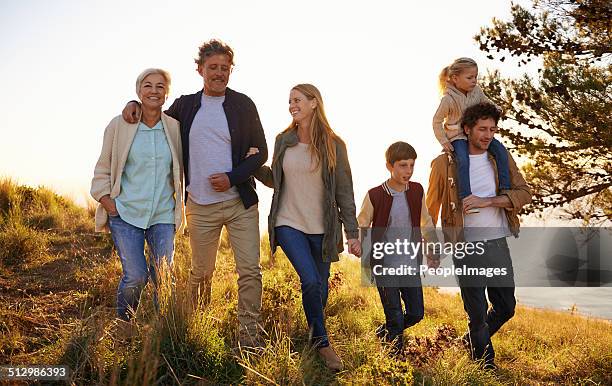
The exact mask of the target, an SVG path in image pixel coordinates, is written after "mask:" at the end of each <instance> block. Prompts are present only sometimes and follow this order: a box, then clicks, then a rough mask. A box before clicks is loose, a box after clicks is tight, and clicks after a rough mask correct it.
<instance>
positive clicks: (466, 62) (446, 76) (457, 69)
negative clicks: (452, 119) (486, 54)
mask: <svg viewBox="0 0 612 386" xmlns="http://www.w3.org/2000/svg"><path fill="white" fill-rule="evenodd" d="M472 67H476V68H478V64H477V63H476V61H475V60H474V59H472V58H459V59H455V61H454V62H452V63H451V64H450V65H448V66H446V67H444V68H443V69H442V71H440V76H439V77H438V82H439V87H440V93H441V94H444V92H445V91H446V83H447V82H450V78H451V76H453V75H459V74H461V72H463V70H466V69H468V68H472Z"/></svg>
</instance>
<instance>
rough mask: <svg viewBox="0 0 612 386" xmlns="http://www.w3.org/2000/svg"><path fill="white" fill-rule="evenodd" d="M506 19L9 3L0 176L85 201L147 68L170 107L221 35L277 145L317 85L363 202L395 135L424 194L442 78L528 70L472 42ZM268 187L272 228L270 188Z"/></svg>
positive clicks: (482, 4)
mask: <svg viewBox="0 0 612 386" xmlns="http://www.w3.org/2000/svg"><path fill="white" fill-rule="evenodd" d="M519 3H525V2H524V1H520V2H519ZM509 14H510V2H509V1H490V0H477V1H462V2H458V1H450V0H449V1H426V2H411V1H387V0H379V1H368V2H363V1H350V2H349V1H318V0H312V1H308V2H285V1H261V2H255V1H242V0H237V1H232V2H220V1H215V2H211V1H197V2H196V1H172V2H170V1H129V2H125V1H122V2H120V1H104V2H102V1H64V0H56V1H52V2H50V1H43V0H40V1H35V0H24V1H19V2H2V4H1V5H0V36H2V39H1V40H0V56H1V57H2V59H3V60H2V61H0V73H1V74H3V87H2V90H3V92H1V93H0V109H1V111H2V116H3V119H2V120H1V121H0V176H10V177H12V178H14V179H15V180H16V181H17V182H19V183H24V184H29V185H33V186H37V185H45V186H48V187H51V188H52V189H54V190H56V191H58V192H60V193H62V194H64V195H67V196H70V197H72V198H74V199H76V200H77V202H79V203H81V204H84V203H85V202H86V199H88V196H89V195H88V191H89V186H90V182H91V178H92V176H93V169H94V165H95V163H96V161H97V158H98V156H99V153H100V149H101V145H102V135H103V132H104V128H105V127H106V125H107V124H108V122H109V121H110V120H111V119H112V118H113V117H114V116H116V115H118V114H120V113H121V110H122V108H123V106H124V105H125V103H126V102H127V101H129V100H131V99H136V94H135V90H134V83H135V80H136V77H137V76H138V74H139V73H140V72H141V71H142V70H144V69H145V68H149V67H161V68H164V69H166V70H168V71H169V72H170V73H171V74H172V90H171V94H170V96H169V98H168V102H167V104H166V107H167V106H169V105H170V104H171V102H172V101H173V100H174V98H176V97H178V96H180V95H182V94H191V93H194V92H196V91H198V90H200V89H201V88H202V84H203V82H202V78H201V77H200V76H199V75H198V74H197V72H196V70H195V64H194V61H193V58H194V57H195V56H196V54H197V48H198V46H199V45H200V44H201V43H202V42H203V41H206V40H208V39H210V38H220V39H222V40H224V41H225V42H226V43H228V44H229V45H230V46H231V47H233V49H234V52H235V55H236V56H235V61H236V67H235V69H234V72H233V74H232V75H231V78H230V82H229V87H231V88H233V89H235V90H237V91H240V92H243V93H245V94H247V95H248V96H250V97H251V98H252V99H253V101H254V102H255V104H256V105H257V108H258V111H259V115H260V118H261V121H262V123H263V126H264V129H265V133H266V137H267V140H268V146H269V149H270V150H272V148H273V145H274V137H275V136H276V134H277V133H278V132H280V131H281V130H283V129H284V128H285V127H287V125H288V124H289V122H290V115H289V113H288V95H289V90H290V89H291V87H292V86H293V85H295V84H298V83H312V84H314V85H316V86H317V87H318V88H319V90H320V91H321V93H322V95H323V99H324V103H325V108H326V111H327V116H328V119H329V121H330V123H331V125H332V127H333V128H334V130H335V131H336V132H337V133H338V134H339V135H340V136H341V137H342V138H343V139H344V140H345V142H346V143H347V147H348V152H349V160H350V163H351V168H352V172H353V182H354V187H355V201H356V204H357V208H359V207H360V205H361V201H362V199H363V197H364V195H365V193H366V192H367V190H368V189H369V188H371V187H373V186H376V185H378V184H380V183H381V182H382V181H384V180H385V179H386V178H387V177H388V175H387V171H386V169H385V160H384V152H385V149H386V148H387V147H388V146H389V145H390V144H391V143H393V142H395V141H399V140H403V141H406V142H409V143H410V144H412V145H413V146H414V147H415V149H416V150H417V153H418V158H417V161H416V166H415V173H414V176H413V180H414V181H417V182H421V183H422V184H423V185H424V186H425V188H427V179H428V175H429V164H430V162H431V160H432V159H433V158H435V157H436V156H437V155H438V154H439V153H440V150H441V147H440V145H439V144H438V142H437V141H436V139H435V137H434V135H433V131H432V128H431V119H432V116H433V113H434V112H435V110H436V108H437V106H438V102H439V98H440V96H439V94H438V89H437V77H438V73H439V72H440V70H441V69H442V68H443V67H444V66H445V65H447V64H449V63H450V62H452V61H453V60H454V59H455V58H457V57H460V56H469V57H472V58H474V59H475V60H476V61H477V62H478V63H479V68H480V72H481V73H485V72H486V71H487V70H492V69H499V70H500V71H501V72H502V74H503V75H506V76H520V75H521V74H522V73H523V72H524V71H525V69H524V68H518V66H517V65H516V62H513V61H512V60H507V61H506V62H505V63H503V65H502V63H500V62H498V61H491V60H489V59H487V58H486V54H485V53H483V52H480V51H479V50H478V47H477V45H476V43H475V41H474V40H473V36H474V35H476V34H477V33H478V31H479V30H480V28H481V27H483V26H487V25H491V20H492V18H493V17H497V18H500V19H503V20H507V19H509ZM270 157H271V155H270ZM268 162H269V161H268ZM258 192H259V196H260V198H261V204H260V217H261V219H262V221H261V222H262V224H263V223H264V221H265V218H266V217H267V213H268V211H269V205H270V199H271V195H272V193H271V191H270V190H268V189H267V188H266V187H264V186H263V185H258Z"/></svg>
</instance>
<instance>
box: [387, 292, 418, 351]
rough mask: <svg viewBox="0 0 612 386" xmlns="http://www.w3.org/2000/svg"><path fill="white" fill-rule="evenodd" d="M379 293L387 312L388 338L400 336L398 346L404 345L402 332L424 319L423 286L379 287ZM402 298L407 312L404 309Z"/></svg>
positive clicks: (391, 339)
mask: <svg viewBox="0 0 612 386" xmlns="http://www.w3.org/2000/svg"><path fill="white" fill-rule="evenodd" d="M378 294H379V295H380V301H381V302H382V305H383V310H384V312H385V320H386V322H385V330H386V331H385V332H386V339H387V340H388V341H389V342H392V341H393V340H395V339H396V338H398V340H397V342H396V343H395V344H396V347H397V348H401V347H402V334H403V332H404V330H405V329H406V328H408V327H412V326H414V325H415V324H417V323H418V322H420V321H421V320H422V319H423V314H424V313H425V309H424V306H423V288H422V287H416V286H415V287H378ZM402 300H403V301H404V306H405V308H406V312H405V313H404V312H403V311H402Z"/></svg>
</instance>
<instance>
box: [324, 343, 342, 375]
mask: <svg viewBox="0 0 612 386" xmlns="http://www.w3.org/2000/svg"><path fill="white" fill-rule="evenodd" d="M319 356H320V357H321V359H323V362H324V363H325V366H327V368H328V369H330V370H332V371H342V370H344V363H342V359H340V357H339V356H338V354H336V352H335V351H334V349H333V348H332V346H325V347H321V348H320V349H319Z"/></svg>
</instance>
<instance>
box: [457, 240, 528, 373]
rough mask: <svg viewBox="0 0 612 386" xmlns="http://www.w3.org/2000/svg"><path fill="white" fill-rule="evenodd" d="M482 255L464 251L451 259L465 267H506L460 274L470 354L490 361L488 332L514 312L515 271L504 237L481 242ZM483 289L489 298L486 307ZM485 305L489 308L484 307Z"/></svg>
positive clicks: (490, 345) (488, 362) (494, 330)
mask: <svg viewBox="0 0 612 386" xmlns="http://www.w3.org/2000/svg"><path fill="white" fill-rule="evenodd" d="M484 243H485V245H484V253H483V254H482V255H476V254H472V255H467V256H466V257H464V258H463V259H454V263H455V266H456V267H457V266H461V265H463V264H465V265H466V266H468V267H485V268H494V267H499V268H503V267H505V268H507V269H508V275H507V277H505V278H502V279H500V278H499V277H492V278H486V277H479V278H474V277H469V278H468V277H461V276H460V277H459V286H460V287H461V298H462V299H463V307H464V309H465V312H466V313H467V314H468V318H469V323H468V327H469V337H470V346H471V354H472V358H473V359H475V360H478V359H483V360H484V362H485V364H492V363H493V362H494V359H495V350H494V349H493V344H492V343H491V336H493V334H495V333H496V332H497V331H498V330H499V329H500V328H501V326H502V325H503V324H504V323H506V322H507V321H508V320H510V319H511V318H512V316H514V308H515V306H516V300H515V298H514V279H513V278H514V273H513V271H512V260H511V258H510V250H509V249H508V243H507V242H506V238H505V237H504V238H501V239H496V240H489V241H486V242H484ZM485 290H486V293H487V295H488V297H489V301H490V302H491V308H490V309H488V308H489V307H488V303H487V298H486V296H485ZM487 309H488V311H487Z"/></svg>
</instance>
